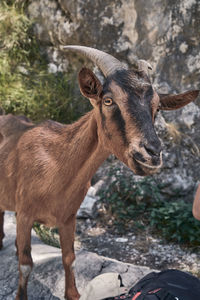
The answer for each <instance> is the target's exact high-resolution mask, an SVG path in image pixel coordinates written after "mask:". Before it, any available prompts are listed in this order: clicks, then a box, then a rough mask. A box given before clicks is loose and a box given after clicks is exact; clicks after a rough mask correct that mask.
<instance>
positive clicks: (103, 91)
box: [0, 47, 198, 300]
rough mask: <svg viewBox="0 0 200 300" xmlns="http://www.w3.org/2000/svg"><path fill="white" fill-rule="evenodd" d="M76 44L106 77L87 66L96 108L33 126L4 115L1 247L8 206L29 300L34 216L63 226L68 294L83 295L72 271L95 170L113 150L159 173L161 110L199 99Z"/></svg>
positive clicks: (84, 81)
mask: <svg viewBox="0 0 200 300" xmlns="http://www.w3.org/2000/svg"><path fill="white" fill-rule="evenodd" d="M72 48H73V47H72ZM74 49H75V50H77V51H79V50H80V52H82V53H84V54H85V55H86V56H88V57H90V59H92V60H93V61H94V62H96V63H97V65H98V66H99V67H100V68H101V70H102V71H103V73H104V75H105V77H106V79H105V83H104V84H103V85H102V84H101V83H100V81H99V80H98V78H97V77H96V76H95V75H94V74H93V72H92V71H91V70H89V69H87V68H83V69H82V70H81V71H80V73H79V85H80V90H81V92H82V94H83V95H84V96H85V97H87V98H89V99H90V102H91V104H92V105H93V110H92V111H90V112H89V113H87V114H86V115H85V116H83V117H82V118H81V119H80V120H79V121H77V122H75V123H74V124H72V125H62V124H59V123H57V122H53V121H46V122H43V123H41V124H39V125H34V124H33V123H31V122H29V120H27V119H23V118H20V117H15V116H12V115H7V116H1V117H0V170H1V172H0V248H1V247H2V240H3V237H4V232H3V214H4V211H5V210H10V211H15V212H16V213H17V217H16V218H17V239H16V241H17V243H16V244H17V250H18V258H19V273H20V277H19V286H18V291H17V296H16V299H17V300H25V299H27V283H28V277H29V274H30V272H31V269H32V266H33V262H32V258H31V229H32V226H33V223H34V222H35V221H37V222H39V223H43V224H45V225H47V226H56V227H58V229H59V234H60V242H61V248H62V257H63V265H64V268H65V284H66V289H65V297H66V298H67V299H68V300H78V299H79V293H78V291H77V289H76V285H75V280H74V274H73V271H72V268H71V265H72V262H73V261H74V259H75V255H74V246H73V244H74V231H75V220H76V213H77V210H78V208H79V207H80V204H81V202H82V201H83V199H84V197H85V195H86V193H87V190H88V188H89V186H90V180H91V178H92V176H93V174H94V173H95V172H96V170H97V168H98V167H99V166H100V165H101V164H102V162H103V161H104V160H105V159H106V158H107V157H108V156H109V154H110V153H113V154H114V155H116V156H117V157H118V158H119V159H120V160H121V161H122V162H124V163H125V164H126V165H127V166H128V167H129V168H130V169H132V170H133V171H134V172H135V173H136V174H139V175H148V174H153V173H155V172H156V171H157V170H158V169H159V168H160V167H161V165H162V157H161V144H160V141H159V139H158V137H157V135H156V133H155V130H154V125H153V121H154V118H155V115H156V112H157V110H158V109H166V110H170V109H176V108H179V107H182V106H184V105H186V104H187V103H189V102H191V101H193V100H194V99H195V98H196V97H197V96H198V91H190V92H186V93H183V94H180V95H165V96H164V95H161V96H160V97H159V95H158V94H157V93H156V92H155V90H154V89H153V87H152V85H151V83H150V81H149V78H148V76H147V74H146V71H144V70H142V69H139V70H137V71H136V70H135V71H133V70H132V71H131V70H126V69H125V68H124V67H122V65H121V63H120V62H119V61H117V60H116V59H115V58H113V57H111V56H109V55H108V54H106V53H103V52H100V51H98V50H96V49H91V48H86V47H78V49H77V47H74ZM72 50H73V49H72ZM88 53H89V54H88ZM91 53H92V54H91Z"/></svg>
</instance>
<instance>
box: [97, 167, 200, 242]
mask: <svg viewBox="0 0 200 300" xmlns="http://www.w3.org/2000/svg"><path fill="white" fill-rule="evenodd" d="M109 175H110V176H111V179H112V180H111V184H110V185H109V186H107V187H106V188H105V189H104V191H102V192H101V194H100V196H101V200H102V201H104V202H105V203H106V205H107V209H108V211H110V213H111V215H112V216H113V218H114V224H115V225H116V226H117V229H118V230H120V231H125V230H126V227H127V226H128V225H129V224H131V228H133V229H138V228H140V229H143V230H145V228H147V229H148V230H149V229H150V231H151V232H152V233H154V234H158V235H159V236H161V237H163V238H164V239H166V240H168V241H173V242H177V243H181V244H185V245H187V246H198V245H200V223H199V221H197V220H195V219H194V217H193V215H192V204H191V203H185V202H184V201H180V200H179V201H173V202H170V201H168V202H166V201H164V200H163V199H162V198H161V196H160V190H161V189H162V186H161V185H160V184H158V183H157V182H156V180H155V179H154V178H153V177H144V178H142V179H140V180H138V179H137V178H138V177H136V176H133V175H132V176H130V175H129V176H127V175H125V173H124V172H121V170H120V169H115V168H112V169H111V172H110V174H109ZM129 229H130V228H129Z"/></svg>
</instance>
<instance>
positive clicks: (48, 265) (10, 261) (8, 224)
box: [0, 213, 151, 300]
mask: <svg viewBox="0 0 200 300" xmlns="http://www.w3.org/2000/svg"><path fill="white" fill-rule="evenodd" d="M4 229H5V233H6V237H5V238H4V248H3V249H2V250H1V251H0V300H13V299H14V297H15V294H16V289H17V284H18V262H17V258H16V256H15V247H14V243H15V236H16V234H15V232H16V226H15V218H14V215H13V214H12V213H7V214H6V216H5V226H4ZM32 256H33V261H34V268H33V271H32V273H31V276H30V279H29V285H28V295H29V299H30V300H44V299H46V300H47V299H48V300H50V299H51V300H56V299H57V300H59V299H62V300H63V299H64V297H63V295H64V269H63V266H62V258H61V250H60V249H58V248H54V247H51V246H48V245H45V244H43V243H42V242H41V241H40V240H39V239H38V238H37V237H36V235H35V233H34V232H32ZM150 271H151V270H150V269H149V268H147V267H139V266H135V265H131V264H125V263H122V262H118V261H116V260H113V259H108V258H105V257H103V256H98V255H97V254H95V253H91V252H87V251H83V250H82V251H79V252H78V253H76V262H75V272H76V281H77V286H78V289H79V291H80V293H81V292H82V290H83V289H84V287H85V286H86V285H87V283H88V282H89V281H90V280H91V279H93V278H94V277H96V276H98V275H100V274H103V273H107V272H117V273H120V274H121V276H122V280H123V282H124V284H125V286H127V287H130V286H132V285H133V284H134V283H135V282H136V281H137V280H139V279H140V278H141V277H143V276H144V275H146V274H147V273H149V272H150Z"/></svg>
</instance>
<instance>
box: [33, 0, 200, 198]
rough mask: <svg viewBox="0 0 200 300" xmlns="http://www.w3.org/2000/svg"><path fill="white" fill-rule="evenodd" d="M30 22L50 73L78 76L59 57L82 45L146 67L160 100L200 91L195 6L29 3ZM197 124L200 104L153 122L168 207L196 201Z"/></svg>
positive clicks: (198, 6) (199, 174) (180, 2)
mask: <svg viewBox="0 0 200 300" xmlns="http://www.w3.org/2000/svg"><path fill="white" fill-rule="evenodd" d="M28 14H29V16H30V18H33V19H34V20H36V24H35V33H36V35H37V37H38V38H39V40H40V41H41V45H42V47H43V48H44V49H45V51H46V53H47V54H48V57H49V61H50V63H49V71H50V72H56V71H65V70H68V68H69V65H70V64H72V65H73V67H74V69H75V70H76V71H77V70H78V69H80V67H81V66H82V65H83V64H84V63H85V61H84V59H83V58H81V57H79V56H77V55H75V54H74V53H70V52H66V53H65V52H61V51H60V50H59V45H63V44H80V45H86V46H92V47H97V48H99V49H101V50H104V51H107V52H109V53H110V54H113V55H114V56H116V57H117V58H118V59H120V60H122V61H124V62H126V63H128V64H129V65H130V66H132V65H133V62H134V59H135V58H140V59H146V60H148V61H149V62H150V63H151V65H152V66H153V69H154V72H153V73H152V81H153V84H154V86H155V87H156V88H157V90H158V91H160V92H162V93H171V92H181V91H184V90H187V89H193V88H195V89H197V88H199V75H200V56H199V53H200V45H199V39H200V31H199V28H200V18H199V14H200V1H199V0H175V1H171V0H170V1H167V0H164V1H163V0H156V1H153V0H149V1H145V0H134V1H132V0H117V1H116V0H109V1H108V0H105V1H100V0H97V1H93V0H85V1H83V0H59V1H56V0H51V1H50V0H40V1H39V0H34V1H31V0H29V4H28ZM88 63H89V62H88V61H87V64H88ZM89 65H90V66H92V64H91V63H89ZM199 118H200V98H199V99H198V100H197V101H196V102H195V103H192V104H189V105H188V106H187V107H185V108H183V109H180V110H178V111H174V112H165V113H163V112H162V114H160V116H159V117H158V120H159V121H157V131H158V133H159V135H160V137H161V139H162V140H163V148H164V151H163V153H164V155H163V156H164V165H163V168H162V171H161V172H160V173H159V174H158V175H155V177H156V178H157V179H158V180H159V181H160V182H161V183H162V184H163V195H165V196H166V199H170V198H171V197H172V198H173V197H176V198H178V199H179V198H186V199H189V200H192V198H193V193H194V190H195V186H196V182H197V181H198V180H199V179H200V168H199V167H198V165H199V157H200V135H199V132H200V122H199V121H198V120H199Z"/></svg>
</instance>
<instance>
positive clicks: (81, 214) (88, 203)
mask: <svg viewBox="0 0 200 300" xmlns="http://www.w3.org/2000/svg"><path fill="white" fill-rule="evenodd" d="M96 202H97V198H94V197H90V196H89V195H87V196H86V197H85V199H84V200H83V202H82V203H81V206H80V208H79V210H78V212H77V218H86V219H87V218H88V217H90V218H93V215H94V206H95V203H96Z"/></svg>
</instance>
